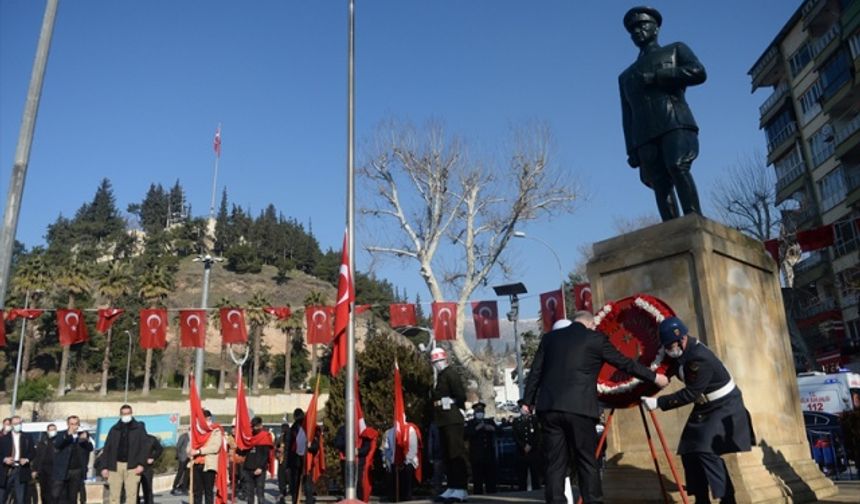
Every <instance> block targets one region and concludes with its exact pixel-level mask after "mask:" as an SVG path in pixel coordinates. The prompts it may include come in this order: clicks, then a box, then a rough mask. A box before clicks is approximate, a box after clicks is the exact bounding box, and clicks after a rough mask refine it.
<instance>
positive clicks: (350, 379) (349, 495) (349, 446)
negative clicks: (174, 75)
mask: <svg viewBox="0 0 860 504" xmlns="http://www.w3.org/2000/svg"><path fill="white" fill-rule="evenodd" d="M348 1H349V22H348V24H349V35H348V39H349V56H348V58H347V81H348V84H347V95H348V97H347V125H346V130H347V146H346V225H347V229H348V230H349V240H348V245H347V247H348V250H349V281H350V282H353V281H354V279H355V232H354V231H355V226H354V217H355V213H354V210H355V209H354V206H355V185H354V182H355V0H348ZM350 304H351V306H350V307H349V308H350V309H349V324H348V325H347V328H346V401H344V402H345V404H346V408H345V411H346V414H345V415H344V416H345V417H346V464H345V465H346V471H345V472H346V474H345V478H346V482H345V484H344V487H345V488H346V499H347V500H354V499H355V498H356V492H355V489H356V483H357V480H356V470H355V469H356V467H355V427H356V426H355V414H354V413H353V412H354V411H355V316H354V313H353V308H354V306H355V301H351V302H350Z"/></svg>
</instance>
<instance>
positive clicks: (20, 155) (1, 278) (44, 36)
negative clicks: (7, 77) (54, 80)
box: [0, 0, 58, 308]
mask: <svg viewBox="0 0 860 504" xmlns="http://www.w3.org/2000/svg"><path fill="white" fill-rule="evenodd" d="M57 2H58V0H48V3H47V4H46V5H45V16H44V17H43V18H42V31H41V32H40V33H39V45H38V46H37V47H36V60H35V61H34V62H33V73H32V74H31V75H30V89H28V90H27V102H26V103H25V105H24V116H23V117H22V118H21V131H20V132H19V133H18V146H17V148H16V149H15V164H14V166H13V167H12V180H11V181H10V182H9V193H8V195H7V196H6V212H5V213H4V214H3V229H2V231H0V308H2V307H5V306H6V289H7V287H8V286H9V269H10V268H11V267H12V249H13V248H14V244H15V234H16V233H17V231H18V216H19V215H20V213H21V197H22V195H23V194H24V180H25V179H26V178H27V165H28V164H29V163H30V147H31V146H32V145H33V131H34V130H35V128H36V114H37V113H38V111H39V99H40V98H41V97H42V82H43V81H44V80H45V67H46V66H47V63H48V51H49V50H50V49H51V36H52V35H53V33H54V19H55V18H56V17H57Z"/></svg>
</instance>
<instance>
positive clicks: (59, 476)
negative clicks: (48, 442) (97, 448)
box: [51, 431, 93, 481]
mask: <svg viewBox="0 0 860 504" xmlns="http://www.w3.org/2000/svg"><path fill="white" fill-rule="evenodd" d="M53 442H54V448H56V450H57V451H56V453H55V454H54V465H53V467H52V468H51V479H53V480H54V481H65V480H67V479H69V463H70V461H71V459H72V454H73V451H74V450H75V445H77V450H78V456H80V457H81V468H82V469H84V470H86V467H87V464H88V463H89V458H90V452H91V451H93V444H92V443H91V442H90V440H89V439H81V438H77V437H74V436H70V435H69V431H63V432H57V435H56V436H54V439H53ZM85 472H86V471H85Z"/></svg>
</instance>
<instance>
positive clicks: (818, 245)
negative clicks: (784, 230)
mask: <svg viewBox="0 0 860 504" xmlns="http://www.w3.org/2000/svg"><path fill="white" fill-rule="evenodd" d="M833 240H834V237H833V225H832V224H827V225H825V226H821V227H817V228H815V229H809V230H807V231H798V232H797V244H798V245H800V250H802V251H804V252H810V251H813V250H818V249H823V248H825V247H829V246H831V245H833Z"/></svg>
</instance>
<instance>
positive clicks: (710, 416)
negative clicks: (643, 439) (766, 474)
mask: <svg viewBox="0 0 860 504" xmlns="http://www.w3.org/2000/svg"><path fill="white" fill-rule="evenodd" d="M660 343H661V344H662V345H663V347H664V348H665V349H666V355H668V356H669V357H670V358H671V359H673V360H674V361H675V364H677V366H678V371H677V372H678V377H679V378H681V380H683V381H684V384H685V385H686V387H685V388H683V389H681V390H679V391H677V392H675V393H674V394H668V395H664V396H661V397H643V398H642V402H643V404H644V405H645V407H646V408H648V409H649V410H654V409H657V408H660V409H661V410H664V411H667V410H672V409H675V408H680V407H681V406H685V405H687V404H690V403H695V406H693V410H692V411H691V412H690V417H689V418H688V419H687V424H686V425H685V426H684V432H683V433H681V442H680V443H679V445H678V453H679V454H680V455H681V462H682V463H683V464H684V473H685V474H686V475H687V490H688V491H689V492H690V493H691V494H692V495H693V496H695V497H696V502H710V496H709V495H708V487H709V486H710V489H711V492H712V493H713V494H714V498H715V499H719V500H720V502H722V503H725V504H729V503H733V502H735V491H734V487H733V486H732V480H731V478H729V474H728V471H727V470H726V464H725V462H724V461H723V459H722V458H720V455H722V454H724V453H736V452H741V451H750V448H751V446H752V445H754V444H755V435H754V433H753V429H752V420H751V419H750V414H749V412H748V411H747V409H746V407H745V406H744V399H743V395H741V390H740V389H739V388H738V387H737V385H735V382H734V380H733V379H732V375H731V374H730V373H729V371H728V370H727V369H726V367H725V366H724V365H723V363H722V362H721V361H720V359H719V358H717V356H716V355H714V353H713V352H712V351H711V350H710V349H709V348H708V347H707V346H705V344H704V343H702V342H700V341H699V340H698V339H696V338H694V337H692V336H689V335H688V331H687V327H686V326H685V325H684V323H683V322H681V320H680V319H678V318H677V317H669V318H667V319H665V320H664V321H663V322H661V323H660Z"/></svg>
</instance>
